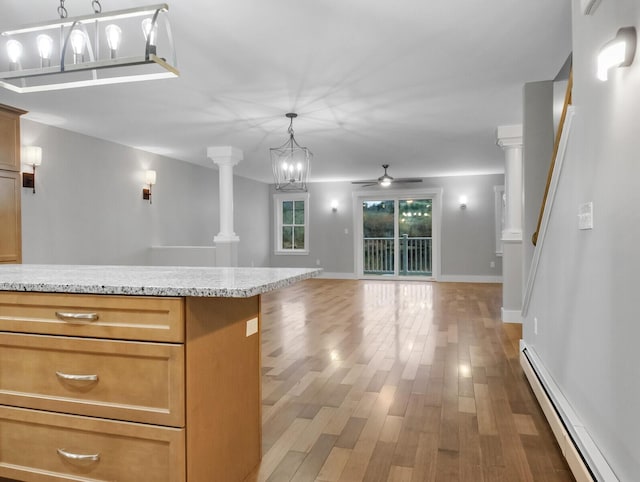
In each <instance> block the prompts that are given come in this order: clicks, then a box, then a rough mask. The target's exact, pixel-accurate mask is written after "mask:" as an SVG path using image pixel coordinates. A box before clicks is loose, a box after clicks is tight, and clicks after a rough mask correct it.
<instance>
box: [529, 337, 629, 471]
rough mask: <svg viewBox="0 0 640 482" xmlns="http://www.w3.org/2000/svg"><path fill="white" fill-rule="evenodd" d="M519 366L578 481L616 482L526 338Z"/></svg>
mask: <svg viewBox="0 0 640 482" xmlns="http://www.w3.org/2000/svg"><path fill="white" fill-rule="evenodd" d="M520 365H521V366H522V369H523V370H524V373H525V375H526V377H527V379H528V380H529V384H530V385H531V388H532V390H533V393H534V394H535V396H536V398H537V399H538V403H539V404H540V407H541V408H542V411H543V412H544V415H545V417H546V418H547V421H548V422H549V425H550V426H551V430H552V431H553V434H554V435H555V437H556V440H557V441H558V445H559V446H560V449H561V450H562V454H563V455H564V457H565V459H566V460H567V464H568V465H569V468H570V469H571V472H572V473H573V476H574V477H575V478H576V481H577V482H593V481H594V480H598V481H603V482H617V481H618V478H617V477H616V475H615V474H614V473H613V471H612V470H611V467H609V464H608V463H607V461H606V460H605V459H604V457H603V456H602V453H600V450H599V449H598V447H597V446H596V444H595V443H594V441H593V439H592V438H591V436H590V435H589V432H588V431H587V429H586V428H585V426H584V424H583V423H582V422H581V420H580V419H579V418H578V416H577V415H576V413H575V412H574V411H573V409H572V408H571V405H570V404H569V401H568V400H567V399H566V398H565V396H564V395H563V394H562V391H561V390H560V387H558V385H557V384H556V383H555V382H554V381H553V378H552V377H551V375H550V374H549V372H547V370H546V368H545V367H544V365H543V364H542V362H541V360H540V358H539V357H538V355H537V354H536V352H535V350H534V349H532V348H531V347H529V346H527V344H526V343H525V342H524V340H520Z"/></svg>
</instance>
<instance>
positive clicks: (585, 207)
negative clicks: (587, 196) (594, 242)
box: [578, 202, 593, 229]
mask: <svg viewBox="0 0 640 482" xmlns="http://www.w3.org/2000/svg"><path fill="white" fill-rule="evenodd" d="M578 229H593V202H588V203H584V204H580V205H579V206H578Z"/></svg>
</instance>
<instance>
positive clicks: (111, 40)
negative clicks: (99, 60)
mask: <svg viewBox="0 0 640 482" xmlns="http://www.w3.org/2000/svg"><path fill="white" fill-rule="evenodd" d="M104 31H105V33H106V34H107V44H109V49H110V50H111V58H112V59H115V58H116V53H117V52H118V47H120V43H121V42H122V30H121V29H120V27H118V26H117V25H114V24H110V25H107V27H106V28H105V29H104Z"/></svg>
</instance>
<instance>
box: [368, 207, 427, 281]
mask: <svg viewBox="0 0 640 482" xmlns="http://www.w3.org/2000/svg"><path fill="white" fill-rule="evenodd" d="M432 213H433V199H431V198H426V197H425V198H420V199H414V198H408V197H395V198H389V199H362V230H361V233H362V239H361V256H362V258H361V265H362V269H361V274H362V276H364V277H388V278H397V277H431V276H432V275H433V268H432V258H433V243H432V239H433V237H432V234H433V233H432V224H433V223H432Z"/></svg>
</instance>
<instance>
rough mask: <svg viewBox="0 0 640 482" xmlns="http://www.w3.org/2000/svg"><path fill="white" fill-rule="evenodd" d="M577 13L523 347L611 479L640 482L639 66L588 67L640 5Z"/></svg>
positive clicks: (635, 20) (638, 13)
mask: <svg viewBox="0 0 640 482" xmlns="http://www.w3.org/2000/svg"><path fill="white" fill-rule="evenodd" d="M573 5H574V12H573V48H574V71H573V73H574V91H573V101H574V105H575V108H576V116H575V119H574V122H573V131H572V135H571V138H570V141H569V145H568V148H567V154H566V158H565V162H564V168H563V172H562V177H561V179H560V184H559V189H558V193H557V197H556V201H555V207H554V210H553V212H552V214H551V218H550V225H549V231H548V233H547V239H546V241H545V244H544V246H543V249H542V251H541V264H540V267H539V274H538V279H537V282H536V285H535V287H534V290H533V293H532V301H531V305H530V308H529V313H528V316H527V319H526V320H525V324H524V338H525V341H526V342H527V344H528V345H531V346H533V347H534V349H535V351H536V352H537V353H538V355H539V356H540V358H541V360H542V363H543V364H544V366H545V368H546V369H547V370H548V371H549V373H550V375H551V377H553V379H554V381H555V382H556V383H557V384H558V385H559V387H560V390H561V391H562V394H563V395H564V397H566V399H567V400H568V402H569V404H570V405H571V406H572V407H573V409H574V410H575V412H576V413H577V415H578V416H579V417H580V419H581V422H582V423H583V424H584V429H585V430H586V431H587V432H588V433H589V434H590V436H591V438H592V439H593V440H594V442H595V443H596V445H597V447H598V448H599V450H600V451H601V453H602V454H603V456H604V457H605V459H606V460H607V461H608V463H609V465H610V466H611V467H612V469H613V471H614V472H615V474H616V476H617V477H618V478H619V479H620V480H622V481H634V480H638V474H640V417H639V416H638V406H640V383H639V380H640V368H639V367H640V364H638V359H637V352H638V350H637V346H636V344H637V343H638V340H639V339H640V323H638V303H637V298H638V293H637V291H638V290H637V287H638V274H639V273H640V250H639V249H638V240H639V239H640V210H639V209H638V206H640V189H638V182H639V181H638V180H639V179H640V161H639V159H638V153H639V152H640V136H639V135H638V126H640V109H638V106H639V105H640V89H638V86H639V85H640V61H639V59H638V57H637V56H636V59H635V63H634V64H633V65H632V66H631V67H627V68H621V69H617V70H616V71H614V72H612V73H611V77H610V79H609V81H608V82H606V83H603V82H600V81H599V80H597V79H596V77H595V57H596V54H597V52H598V51H599V49H600V47H601V46H602V45H604V44H605V43H606V42H608V41H609V40H611V39H612V38H613V37H614V36H615V34H616V31H617V30H618V28H620V27H623V26H628V25H635V26H636V27H638V26H639V25H640V3H639V2H638V1H637V0H616V1H615V2H602V3H601V4H600V6H599V8H598V10H597V11H596V13H595V15H593V16H583V15H582V14H580V12H579V11H578V10H579V9H578V8H577V6H578V5H579V2H577V1H574V2H573ZM589 201H592V202H593V203H594V229H593V230H586V231H585V230H578V228H577V214H578V205H579V204H581V203H585V202H589ZM534 317H537V319H538V334H537V335H536V334H535V333H534V330H533V318H534Z"/></svg>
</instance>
